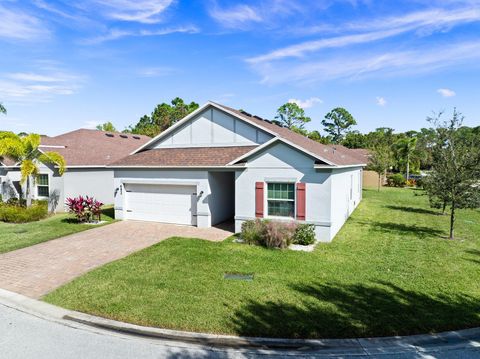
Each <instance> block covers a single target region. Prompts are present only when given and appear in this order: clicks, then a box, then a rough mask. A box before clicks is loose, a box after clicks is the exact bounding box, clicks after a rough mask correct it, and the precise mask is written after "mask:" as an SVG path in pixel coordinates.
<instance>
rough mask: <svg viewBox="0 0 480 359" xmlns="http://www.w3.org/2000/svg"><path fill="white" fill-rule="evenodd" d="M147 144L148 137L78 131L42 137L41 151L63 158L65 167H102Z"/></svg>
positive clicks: (97, 131) (96, 131)
mask: <svg viewBox="0 0 480 359" xmlns="http://www.w3.org/2000/svg"><path fill="white" fill-rule="evenodd" d="M149 140H150V137H148V136H141V135H131V134H122V133H117V132H104V131H99V130H88V129H79V130H76V131H72V132H67V133H65V134H62V135H59V136H55V137H48V136H42V139H41V147H40V149H41V150H42V151H44V152H46V151H52V152H58V153H59V154H61V155H62V156H63V157H64V158H65V161H66V162H67V167H68V166H105V165H108V164H110V163H111V162H114V161H118V160H119V159H121V158H122V157H125V156H127V155H128V154H130V153H131V152H133V151H134V150H136V149H137V148H139V147H140V146H142V145H144V144H145V143H147V142H148V141H149ZM49 146H52V147H49ZM56 146H62V147H56Z"/></svg>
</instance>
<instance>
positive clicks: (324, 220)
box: [109, 102, 365, 241]
mask: <svg viewBox="0 0 480 359" xmlns="http://www.w3.org/2000/svg"><path fill="white" fill-rule="evenodd" d="M363 166H365V163H364V161H362V160H360V159H359V158H358V156H354V155H352V153H351V151H350V150H349V149H347V148H345V147H343V146H333V145H332V146H327V145H323V144H321V143H318V142H316V141H312V140H310V139H308V138H306V137H304V136H302V135H300V134H297V133H295V132H293V131H291V130H289V129H287V128H284V127H281V126H278V125H276V124H274V123H272V122H270V121H267V120H264V119H262V118H260V117H258V116H253V115H251V114H249V113H247V112H245V111H239V110H235V109H233V108H230V107H227V106H224V105H220V104H217V103H214V102H208V103H207V104H205V105H204V106H202V107H200V108H199V109H197V110H196V111H194V112H193V113H191V114H190V115H188V116H186V117H185V118H184V119H182V120H181V121H179V122H177V123H176V124H175V125H173V126H172V127H170V128H169V129H168V130H166V131H164V132H162V133H161V134H160V135H158V136H157V137H155V138H153V139H152V140H150V141H149V142H147V143H146V144H144V145H143V146H139V148H138V149H136V150H135V151H133V152H132V153H131V155H130V156H127V157H125V158H122V159H120V160H119V161H116V162H113V163H112V164H111V165H110V166H109V168H112V169H114V186H115V217H116V218H117V219H132V220H143V221H158V222H166V223H176V224H182V225H193V226H198V227H210V226H213V225H216V224H219V223H221V222H224V221H226V220H229V219H234V220H235V231H236V232H239V231H240V230H241V225H242V223H243V222H244V221H246V220H250V219H255V218H270V219H276V220H285V221H290V220H295V221H300V222H304V223H311V224H313V225H315V232H316V237H317V239H318V240H321V241H331V240H332V239H333V237H334V236H335V234H336V233H337V232H338V231H339V229H340V228H341V227H342V225H343V223H344V222H345V220H346V219H347V218H348V217H349V216H350V214H351V213H352V211H353V210H354V209H355V207H356V206H357V205H358V203H359V202H360V201H361V199H362V168H363Z"/></svg>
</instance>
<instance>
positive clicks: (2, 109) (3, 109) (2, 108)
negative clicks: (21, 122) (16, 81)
mask: <svg viewBox="0 0 480 359" xmlns="http://www.w3.org/2000/svg"><path fill="white" fill-rule="evenodd" d="M0 113H3V114H6V113H7V109H6V108H5V106H3V105H2V104H1V103H0Z"/></svg>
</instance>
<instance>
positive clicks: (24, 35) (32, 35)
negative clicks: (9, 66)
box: [0, 5, 49, 40]
mask: <svg viewBox="0 0 480 359" xmlns="http://www.w3.org/2000/svg"><path fill="white" fill-rule="evenodd" d="M48 35H49V31H48V30H47V27H46V26H45V24H43V23H42V22H41V21H40V20H39V19H37V18H36V17H33V16H31V15H29V14H26V13H24V12H22V11H21V10H19V9H7V8H6V7H3V6H1V5H0V38H7V39H13V40H37V39H39V38H44V37H47V36H48Z"/></svg>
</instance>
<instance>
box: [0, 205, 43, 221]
mask: <svg viewBox="0 0 480 359" xmlns="http://www.w3.org/2000/svg"><path fill="white" fill-rule="evenodd" d="M47 215H48V206H47V203H46V202H36V203H34V204H33V205H32V206H31V207H24V206H20V205H15V204H5V203H1V204H0V221H2V222H8V223H26V222H34V221H39V220H41V219H43V218H45V217H47Z"/></svg>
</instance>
